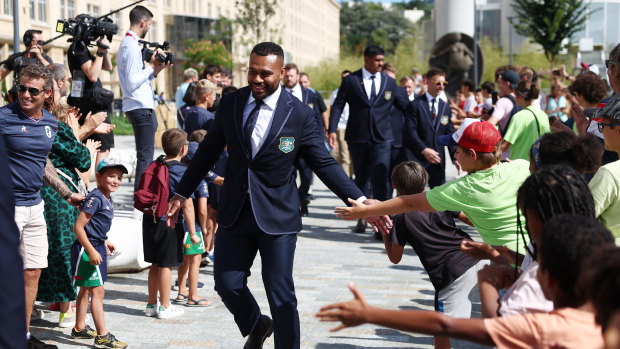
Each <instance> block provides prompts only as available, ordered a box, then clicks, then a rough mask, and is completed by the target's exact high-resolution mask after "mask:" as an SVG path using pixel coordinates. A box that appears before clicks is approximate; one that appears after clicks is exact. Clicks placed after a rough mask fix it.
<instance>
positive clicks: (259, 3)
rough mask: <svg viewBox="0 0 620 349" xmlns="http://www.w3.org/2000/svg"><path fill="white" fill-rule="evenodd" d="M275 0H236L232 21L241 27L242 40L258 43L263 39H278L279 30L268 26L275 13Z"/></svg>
mask: <svg viewBox="0 0 620 349" xmlns="http://www.w3.org/2000/svg"><path fill="white" fill-rule="evenodd" d="M277 7H278V2H277V0H236V1H235V9H236V10H237V17H236V18H235V20H234V23H235V24H237V25H239V26H240V27H241V28H242V29H243V33H244V34H245V35H243V38H242V39H241V40H242V42H243V43H244V44H246V45H248V44H252V45H255V44H258V43H259V42H262V41H265V40H271V41H280V40H279V38H278V37H277V36H278V34H279V30H278V29H276V27H271V28H270V26H269V23H270V21H271V18H272V17H273V16H274V15H275V14H276V9H277Z"/></svg>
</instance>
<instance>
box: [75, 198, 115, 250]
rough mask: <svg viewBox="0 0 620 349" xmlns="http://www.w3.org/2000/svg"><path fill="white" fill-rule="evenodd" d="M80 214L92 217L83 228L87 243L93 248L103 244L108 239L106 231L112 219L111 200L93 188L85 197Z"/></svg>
mask: <svg viewBox="0 0 620 349" xmlns="http://www.w3.org/2000/svg"><path fill="white" fill-rule="evenodd" d="M82 212H86V213H88V214H91V215H92V217H91V218H90V220H89V221H88V223H87V224H86V227H85V228H84V230H86V235H87V236H88V241H90V243H91V244H93V246H97V245H99V244H103V243H104V242H105V241H106V240H107V239H108V231H110V227H111V226H112V218H114V203H113V202H112V198H110V199H109V200H108V198H106V197H105V196H104V195H103V193H102V192H101V191H100V190H99V189H96V188H95V189H94V190H93V191H91V192H90V193H89V194H88V196H87V197H86V201H85V202H84V206H83V207H82Z"/></svg>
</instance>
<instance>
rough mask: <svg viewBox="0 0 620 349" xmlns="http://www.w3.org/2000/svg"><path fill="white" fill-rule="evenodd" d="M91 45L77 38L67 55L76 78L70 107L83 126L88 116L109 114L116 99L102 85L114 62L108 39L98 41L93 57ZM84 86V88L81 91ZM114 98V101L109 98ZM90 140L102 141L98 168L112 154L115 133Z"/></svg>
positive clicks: (103, 37)
mask: <svg viewBox="0 0 620 349" xmlns="http://www.w3.org/2000/svg"><path fill="white" fill-rule="evenodd" d="M85 17H90V16H89V15H84V14H82V15H78V16H76V19H77V20H81V19H83V18H85ZM89 44H90V43H89V42H84V41H82V40H81V38H80V39H78V38H74V40H73V43H71V46H69V52H68V54H67V62H68V63H69V70H70V71H71V76H72V79H73V88H72V90H71V94H70V95H69V98H68V99H67V103H69V105H71V106H74V107H77V108H80V113H82V115H83V117H82V118H80V119H79V123H80V125H83V124H84V121H85V120H86V116H87V115H88V113H89V112H91V113H92V114H96V113H98V112H107V111H108V108H109V106H110V104H111V103H112V101H113V100H114V97H113V96H112V95H111V94H112V92H110V91H108V90H105V89H104V88H103V86H102V85H101V80H99V76H100V75H101V71H102V70H105V71H112V60H111V59H110V55H109V53H108V48H109V46H110V41H109V40H108V38H107V37H105V36H102V37H100V38H99V39H98V40H97V52H96V55H95V56H93V55H92V54H91V53H90V51H88V45H89ZM80 86H81V88H80ZM110 97H111V98H110ZM105 122H106V123H108V124H109V123H111V121H110V115H109V114H108V115H107V116H106V119H105ZM87 139H93V140H95V141H100V142H101V147H100V148H99V151H98V152H97V161H96V163H95V166H97V164H99V162H101V160H103V159H104V158H106V157H108V155H109V154H110V148H113V147H114V133H113V132H110V133H109V134H93V135H90V136H89V137H88V138H87ZM84 142H86V140H84Z"/></svg>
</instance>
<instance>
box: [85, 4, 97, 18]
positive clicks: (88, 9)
mask: <svg viewBox="0 0 620 349" xmlns="http://www.w3.org/2000/svg"><path fill="white" fill-rule="evenodd" d="M86 12H88V14H89V15H91V16H93V17H99V6H95V5H91V4H88V5H86Z"/></svg>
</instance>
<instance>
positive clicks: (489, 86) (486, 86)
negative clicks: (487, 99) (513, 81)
mask: <svg viewBox="0 0 620 349" xmlns="http://www.w3.org/2000/svg"><path fill="white" fill-rule="evenodd" d="M480 88H481V89H483V90H485V91H487V92H488V93H491V92H493V91H495V84H494V83H493V82H491V81H485V82H483V83H482V85H480Z"/></svg>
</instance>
